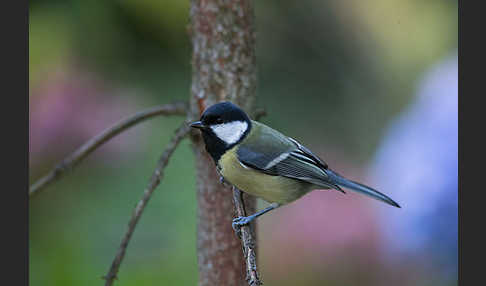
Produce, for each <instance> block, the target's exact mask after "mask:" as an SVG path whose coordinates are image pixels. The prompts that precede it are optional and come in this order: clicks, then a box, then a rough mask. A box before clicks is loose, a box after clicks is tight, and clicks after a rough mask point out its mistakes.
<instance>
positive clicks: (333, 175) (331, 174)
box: [326, 169, 401, 208]
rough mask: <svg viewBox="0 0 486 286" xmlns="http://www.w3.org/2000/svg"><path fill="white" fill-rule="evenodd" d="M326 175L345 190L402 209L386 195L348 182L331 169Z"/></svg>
mask: <svg viewBox="0 0 486 286" xmlns="http://www.w3.org/2000/svg"><path fill="white" fill-rule="evenodd" d="M326 173H327V174H328V176H329V180H330V181H331V182H332V183H333V184H335V185H339V186H341V187H345V188H348V189H351V190H354V191H356V192H359V193H362V194H364V195H367V196H370V197H372V198H374V199H376V200H379V201H382V202H385V203H387V204H389V205H392V206H394V207H397V208H401V207H400V205H399V204H397V203H396V202H395V201H393V200H392V199H390V198H389V197H388V196H386V195H385V194H382V193H380V192H378V191H377V190H375V189H372V188H370V187H368V186H365V185H363V184H360V183H357V182H354V181H351V180H348V179H346V178H343V177H342V176H340V175H339V174H337V173H335V172H333V171H331V170H329V169H327V170H326Z"/></svg>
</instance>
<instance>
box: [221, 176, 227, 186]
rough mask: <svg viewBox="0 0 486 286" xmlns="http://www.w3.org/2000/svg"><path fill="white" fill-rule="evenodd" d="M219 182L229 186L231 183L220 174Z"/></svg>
mask: <svg viewBox="0 0 486 286" xmlns="http://www.w3.org/2000/svg"><path fill="white" fill-rule="evenodd" d="M219 182H220V183H221V184H222V185H223V186H227V185H230V183H228V181H226V180H225V179H224V177H223V176H219Z"/></svg>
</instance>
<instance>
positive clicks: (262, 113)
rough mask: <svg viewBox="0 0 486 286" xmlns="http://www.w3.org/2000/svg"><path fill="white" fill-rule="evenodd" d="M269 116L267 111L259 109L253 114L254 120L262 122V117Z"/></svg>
mask: <svg viewBox="0 0 486 286" xmlns="http://www.w3.org/2000/svg"><path fill="white" fill-rule="evenodd" d="M264 116H267V111H266V110H265V108H258V109H257V110H255V112H253V118H255V120H256V121H258V120H260V119H261V118H262V117H264Z"/></svg>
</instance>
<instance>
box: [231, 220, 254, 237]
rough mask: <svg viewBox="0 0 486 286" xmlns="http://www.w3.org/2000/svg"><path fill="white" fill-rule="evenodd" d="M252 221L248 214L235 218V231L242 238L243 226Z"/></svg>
mask: <svg viewBox="0 0 486 286" xmlns="http://www.w3.org/2000/svg"><path fill="white" fill-rule="evenodd" d="M250 222H251V218H249V217H246V216H240V217H237V218H234V219H233V223H231V227H233V230H234V231H235V233H236V235H237V236H238V237H239V238H241V229H240V228H241V227H242V226H244V225H247V224H249V223H250Z"/></svg>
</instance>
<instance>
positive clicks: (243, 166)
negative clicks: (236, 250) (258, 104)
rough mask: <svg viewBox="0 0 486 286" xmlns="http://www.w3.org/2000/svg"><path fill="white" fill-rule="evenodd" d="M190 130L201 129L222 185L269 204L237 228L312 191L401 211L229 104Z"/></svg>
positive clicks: (216, 107)
mask: <svg viewBox="0 0 486 286" xmlns="http://www.w3.org/2000/svg"><path fill="white" fill-rule="evenodd" d="M190 126H191V127H193V128H197V129H199V130H201V133H202V137H203V139H204V143H205V145H206V151H207V152H208V153H209V154H210V155H211V157H212V158H213V160H214V163H215V164H216V168H217V170H218V172H219V174H220V176H221V180H222V181H225V182H228V183H230V184H232V185H233V186H235V187H237V188H238V189H240V190H242V191H243V192H246V193H248V194H250V195H254V196H257V197H260V198H262V199H264V200H265V201H267V202H269V203H270V206H269V207H267V208H265V209H263V210H261V211H259V212H257V213H255V214H253V215H250V216H247V217H238V218H236V219H234V220H233V228H235V227H237V226H241V225H245V224H248V223H250V222H251V221H252V220H254V219H255V218H257V217H259V216H260V215H262V214H264V213H266V212H268V211H270V210H273V209H276V208H278V207H279V206H282V205H285V204H288V203H290V202H293V201H295V200H297V199H298V198H300V197H302V196H303V195H305V194H307V193H308V192H310V191H312V190H314V189H335V190H338V191H341V192H343V193H344V191H343V190H342V189H341V187H344V188H348V189H351V190H353V191H356V192H359V193H362V194H365V195H368V196H370V197H372V198H375V199H377V200H380V201H383V202H385V203H387V204H390V205H392V206H395V207H398V208H400V206H399V205H398V204H397V203H396V202H394V201H393V200H392V199H390V198H389V197H387V196H386V195H384V194H382V193H380V192H378V191H377V190H374V189H372V188H370V187H368V186H365V185H363V184H360V183H357V182H354V181H351V180H348V179H346V178H344V177H342V176H341V175H339V174H338V173H336V172H334V171H332V170H331V169H329V167H328V165H327V164H326V163H325V162H324V161H323V160H321V159H320V158H319V157H317V156H316V155H314V154H313V153H312V152H311V151H310V150H309V149H307V148H306V147H305V146H303V145H302V144H300V143H299V142H297V140H295V139H293V138H290V137H287V136H285V135H283V134H282V133H280V132H278V131H276V130H274V129H272V128H270V127H268V126H266V125H265V124H262V123H260V122H257V121H254V120H251V119H250V118H249V117H248V115H247V114H246V113H245V112H244V111H243V110H242V109H241V108H239V107H238V106H236V105H235V104H233V103H231V102H220V103H217V104H214V105H212V106H210V107H208V108H207V109H206V110H205V111H204V112H203V114H202V116H201V118H200V121H196V122H193V123H191V124H190Z"/></svg>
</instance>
